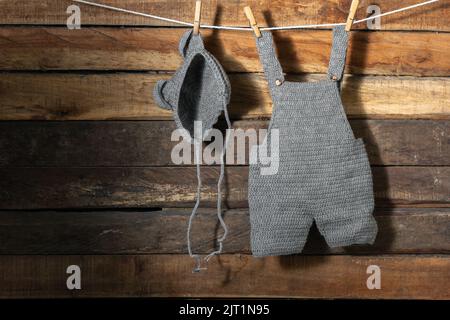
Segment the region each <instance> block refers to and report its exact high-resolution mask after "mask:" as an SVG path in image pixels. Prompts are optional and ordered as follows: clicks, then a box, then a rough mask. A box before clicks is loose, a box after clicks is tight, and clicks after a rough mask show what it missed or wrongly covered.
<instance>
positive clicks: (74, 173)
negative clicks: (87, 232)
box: [0, 166, 450, 209]
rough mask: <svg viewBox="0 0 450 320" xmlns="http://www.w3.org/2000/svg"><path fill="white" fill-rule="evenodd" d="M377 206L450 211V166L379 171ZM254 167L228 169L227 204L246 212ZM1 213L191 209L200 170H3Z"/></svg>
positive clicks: (212, 177)
mask: <svg viewBox="0 0 450 320" xmlns="http://www.w3.org/2000/svg"><path fill="white" fill-rule="evenodd" d="M218 171H219V169H218V168H217V167H207V168H203V169H202V182H203V189H202V206H212V207H214V206H216V201H217V199H216V197H217V190H216V184H217V179H218ZM372 172H373V175H374V191H375V200H376V204H377V206H383V207H386V206H387V207H391V206H423V207H424V206H435V207H438V206H439V207H448V206H449V204H450V197H449V193H448V190H450V185H449V184H450V167H421V166H415V167H408V166H403V167H374V168H372ZM247 177H248V167H244V166H242V167H238V166H235V167H228V168H227V170H226V177H225V188H224V189H225V190H224V195H223V197H224V205H225V206H226V205H227V206H229V207H230V208H245V207H247V206H248V203H247V189H248V187H247ZM0 178H1V179H0V209H62V208H137V207H139V208H148V207H191V206H192V205H193V203H194V199H195V194H196V188H197V186H196V183H197V178H196V171H195V167H159V168H148V167H140V168H136V167H134V168H132V167H128V168H98V167H97V168H0Z"/></svg>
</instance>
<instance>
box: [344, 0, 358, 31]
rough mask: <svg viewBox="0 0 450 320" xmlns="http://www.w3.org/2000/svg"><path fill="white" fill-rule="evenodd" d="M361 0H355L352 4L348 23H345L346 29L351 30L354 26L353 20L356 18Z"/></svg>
mask: <svg viewBox="0 0 450 320" xmlns="http://www.w3.org/2000/svg"><path fill="white" fill-rule="evenodd" d="M358 6H359V0H353V1H352V4H351V6H350V12H349V13H348V17H347V24H346V25H345V31H347V32H349V31H350V30H351V28H352V24H353V20H354V19H355V14H356V10H358Z"/></svg>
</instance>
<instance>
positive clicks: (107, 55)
mask: <svg viewBox="0 0 450 320" xmlns="http://www.w3.org/2000/svg"><path fill="white" fill-rule="evenodd" d="M182 33H183V30H180V29H173V28H172V29H168V28H157V29H154V28H126V29H116V28H101V27H99V28H82V29H80V30H69V29H67V28H65V27H53V28H52V27H45V28H44V27H36V28H12V27H5V28H1V29H0V57H1V59H0V70H175V69H177V68H178V67H179V66H180V64H181V57H180V56H179V53H178V42H179V39H180V37H181V35H182ZM203 34H204V36H205V42H206V47H207V48H208V50H210V51H211V52H212V53H213V54H214V55H215V56H216V57H217V58H218V59H219V61H220V62H221V63H222V64H223V66H224V67H225V69H226V70H227V71H229V72H232V71H237V72H255V71H261V65H260V62H259V59H258V57H257V53H256V47H255V41H254V37H253V36H252V34H251V33H250V32H238V33H236V32H226V31H218V32H211V31H205V32H203ZM275 42H276V47H277V49H278V52H279V54H280V60H281V64H282V65H283V67H284V71H285V72H293V73H305V72H313V73H325V72H326V70H327V68H328V61H329V54H330V46H331V32H330V31H328V30H309V31H306V30H305V31H303V32H278V33H276V34H275ZM350 42H351V44H350V48H349V52H348V60H347V64H348V68H347V72H349V73H354V74H383V75H418V76H434V77H435V76H449V75H450V69H449V67H448V66H449V65H450V56H449V55H448V52H449V50H450V33H429V32H416V33H414V32H358V31H356V32H353V33H352V35H351V41H350ZM430 44H432V45H430Z"/></svg>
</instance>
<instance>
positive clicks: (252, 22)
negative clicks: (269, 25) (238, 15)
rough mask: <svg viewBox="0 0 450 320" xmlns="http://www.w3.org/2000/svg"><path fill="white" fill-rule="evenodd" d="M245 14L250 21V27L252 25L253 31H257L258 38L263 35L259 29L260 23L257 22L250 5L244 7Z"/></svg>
mask: <svg viewBox="0 0 450 320" xmlns="http://www.w3.org/2000/svg"><path fill="white" fill-rule="evenodd" d="M244 13H245V16H246V17H247V19H248V21H249V22H250V27H252V29H253V32H254V33H255V35H256V37H257V38H260V37H261V31H260V30H259V27H258V24H257V23H256V19H255V16H254V15H253V12H252V9H251V8H250V7H245V8H244Z"/></svg>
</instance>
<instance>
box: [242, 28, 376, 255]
mask: <svg viewBox="0 0 450 320" xmlns="http://www.w3.org/2000/svg"><path fill="white" fill-rule="evenodd" d="M256 43H257V48H258V53H259V55H260V60H261V63H262V65H263V68H264V73H265V76H266V79H267V81H268V84H269V87H270V93H271V97H272V101H273V110H274V111H273V115H272V119H271V122H270V124H269V131H268V134H267V136H266V139H265V140H264V142H263V144H267V148H269V150H270V148H271V146H270V144H271V143H272V142H271V140H272V139H271V135H272V132H271V130H274V129H277V130H278V135H279V167H278V172H277V173H276V174H273V175H261V170H260V169H261V167H262V166H263V165H261V164H251V165H250V172H249V190H248V192H249V196H248V198H249V208H250V222H251V247H252V252H253V254H254V255H255V256H272V255H285V254H295V253H300V252H301V251H302V249H303V246H304V244H305V242H306V239H307V236H308V233H309V229H310V227H311V225H312V224H313V222H314V221H315V223H316V225H317V227H318V229H319V231H320V233H321V234H322V235H323V236H324V237H325V240H326V241H327V243H328V245H329V246H330V247H338V246H348V245H352V244H372V243H373V242H374V240H375V237H376V234H377V225H376V221H375V219H374V217H373V209H374V197H373V187H372V175H371V169H370V165H369V161H368V158H367V153H366V150H365V148H364V144H363V141H362V140H361V139H355V137H354V135H353V132H352V129H351V127H350V125H349V122H348V120H347V117H346V115H345V111H344V108H343V105H342V101H341V97H340V90H339V88H340V81H341V79H342V75H343V71H344V66H345V57H346V51H347V45H348V34H347V32H346V31H345V29H344V26H338V27H335V28H334V29H333V46H332V50H331V58H330V63H329V70H328V79H326V80H323V81H320V82H308V83H304V82H291V81H285V79H284V75H283V71H282V69H281V65H280V63H279V61H278V59H277V57H276V54H275V50H274V47H273V39H272V34H271V33H270V32H262V36H261V37H260V38H256Z"/></svg>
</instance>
